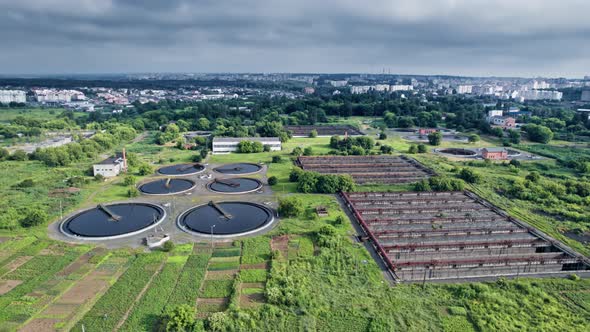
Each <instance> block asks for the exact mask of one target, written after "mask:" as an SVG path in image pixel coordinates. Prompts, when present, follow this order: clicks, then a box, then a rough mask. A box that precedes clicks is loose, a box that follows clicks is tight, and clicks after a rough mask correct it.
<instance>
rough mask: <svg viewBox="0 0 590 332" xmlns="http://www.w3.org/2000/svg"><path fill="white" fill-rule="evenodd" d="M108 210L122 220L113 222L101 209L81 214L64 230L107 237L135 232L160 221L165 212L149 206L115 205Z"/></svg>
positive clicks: (77, 233) (72, 219) (68, 222)
mask: <svg viewBox="0 0 590 332" xmlns="http://www.w3.org/2000/svg"><path fill="white" fill-rule="evenodd" d="M107 208H108V209H109V210H110V211H112V212H113V213H114V214H116V215H118V216H120V217H121V218H120V219H119V220H117V221H115V220H112V219H111V218H110V216H109V215H108V214H106V213H105V212H104V211H102V210H101V209H99V208H94V209H91V210H87V211H84V212H81V213H79V214H77V215H75V216H73V217H72V218H70V219H69V220H68V221H67V222H66V223H65V224H64V229H65V230H66V231H67V232H69V233H71V234H74V235H79V236H85V237H105V236H115V235H121V234H126V233H130V232H135V231H138V230H140V229H143V228H145V227H148V226H150V225H152V224H154V223H156V221H157V220H159V219H160V218H161V217H162V215H163V213H164V211H162V209H161V208H159V207H156V206H153V205H148V204H129V203H125V204H113V205H108V206H107Z"/></svg>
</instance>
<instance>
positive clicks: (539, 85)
mask: <svg viewBox="0 0 590 332" xmlns="http://www.w3.org/2000/svg"><path fill="white" fill-rule="evenodd" d="M531 87H532V88H533V90H543V89H549V88H551V85H550V84H549V83H547V82H545V81H533V84H531Z"/></svg>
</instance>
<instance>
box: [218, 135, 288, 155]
mask: <svg viewBox="0 0 590 332" xmlns="http://www.w3.org/2000/svg"><path fill="white" fill-rule="evenodd" d="M242 141H250V142H260V143H262V145H268V146H270V150H271V151H280V150H281V148H282V144H281V140H280V139H279V138H278V137H214V138H213V153H214V154H217V153H230V152H236V151H238V144H239V143H240V142H242Z"/></svg>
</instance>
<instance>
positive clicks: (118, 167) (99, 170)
mask: <svg viewBox="0 0 590 332" xmlns="http://www.w3.org/2000/svg"><path fill="white" fill-rule="evenodd" d="M126 169H127V160H126V158H125V154H124V153H123V154H116V155H115V156H114V157H110V158H107V159H105V160H103V161H101V162H100V163H98V164H94V165H93V167H92V170H93V172H94V176H96V175H98V174H100V175H102V176H104V177H105V178H110V177H114V176H117V175H119V173H121V172H122V171H124V170H126Z"/></svg>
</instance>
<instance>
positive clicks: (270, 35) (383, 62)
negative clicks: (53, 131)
mask: <svg viewBox="0 0 590 332" xmlns="http://www.w3.org/2000/svg"><path fill="white" fill-rule="evenodd" d="M588 12H590V2H588V1H586V0H563V1H560V2H556V1H553V0H552V1H548V0H529V1H524V0H497V1H485V0H439V1H436V0H431V1H428V0H365V1H358V0H357V1H352V0H322V1H317V0H315V1H312V0H298V1H295V0H274V1H270V2H269V1H262V0H227V1H219V0H218V1H214V0H194V1H189V0H167V1H161V0H149V1H143V0H19V1H11V0H0V43H1V45H2V51H1V52H0V61H1V62H0V63H3V64H5V65H3V66H2V67H0V74H18V73H72V72H86V73H101V72H132V71H142V72H145V71H189V72H213V71H239V72H246V71H264V72H379V71H381V69H382V68H387V69H390V70H391V71H392V72H396V73H416V74H438V73H444V74H458V75H510V76H512V75H522V76H536V75H546V76H581V75H588V74H590V57H588V56H587V54H589V52H590V20H588V19H587V17H586V15H587V13H588Z"/></svg>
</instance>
